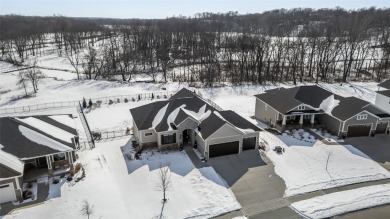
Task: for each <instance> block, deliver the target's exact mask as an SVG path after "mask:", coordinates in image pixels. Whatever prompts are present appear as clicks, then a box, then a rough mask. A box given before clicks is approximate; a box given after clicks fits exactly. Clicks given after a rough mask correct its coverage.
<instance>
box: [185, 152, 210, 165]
mask: <svg viewBox="0 0 390 219" xmlns="http://www.w3.org/2000/svg"><path fill="white" fill-rule="evenodd" d="M184 152H186V154H187V155H188V157H189V158H190V160H191V161H192V163H193V164H194V166H195V167H196V168H197V169H200V168H203V167H209V166H210V165H209V164H208V163H207V162H202V161H201V160H200V158H199V157H198V155H196V153H195V151H194V149H192V148H184Z"/></svg>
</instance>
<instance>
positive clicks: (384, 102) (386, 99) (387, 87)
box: [375, 79, 390, 113]
mask: <svg viewBox="0 0 390 219" xmlns="http://www.w3.org/2000/svg"><path fill="white" fill-rule="evenodd" d="M375 105H376V106H378V107H379V108H381V109H382V110H384V111H386V112H387V113H390V79H389V80H386V81H384V82H382V83H380V84H378V91H377V92H376V98H375Z"/></svg>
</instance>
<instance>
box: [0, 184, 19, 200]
mask: <svg viewBox="0 0 390 219" xmlns="http://www.w3.org/2000/svg"><path fill="white" fill-rule="evenodd" d="M0 194H1V195H0V203H5V202H10V201H15V200H16V197H15V190H14V186H13V185H12V183H9V184H3V185H0Z"/></svg>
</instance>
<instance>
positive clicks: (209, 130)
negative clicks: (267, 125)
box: [130, 88, 260, 139]
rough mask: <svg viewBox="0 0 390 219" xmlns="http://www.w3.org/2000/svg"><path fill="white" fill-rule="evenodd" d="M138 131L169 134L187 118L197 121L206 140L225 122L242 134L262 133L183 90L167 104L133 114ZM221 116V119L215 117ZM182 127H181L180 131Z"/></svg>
mask: <svg viewBox="0 0 390 219" xmlns="http://www.w3.org/2000/svg"><path fill="white" fill-rule="evenodd" d="M130 112H131V114H132V116H133V119H134V121H135V123H136V125H137V128H138V130H148V129H155V130H156V131H157V132H163V131H169V130H173V129H176V128H179V127H180V124H181V123H182V122H183V121H184V120H186V119H187V118H191V119H192V120H193V121H195V122H196V123H197V124H198V125H199V127H200V130H198V131H199V133H200V134H201V135H202V136H203V137H204V139H206V138H207V137H208V136H210V135H211V134H213V133H214V132H215V131H216V130H218V129H219V128H220V127H221V126H223V125H224V124H225V123H226V122H229V123H230V124H231V125H232V126H234V127H236V128H237V129H239V130H244V131H242V132H243V133H247V132H248V131H249V130H253V131H260V129H259V128H258V127H257V126H255V125H254V124H252V123H250V122H249V121H247V120H246V119H244V118H242V117H241V116H239V115H238V114H236V113H235V112H233V111H218V110H216V109H215V108H214V107H212V106H211V105H209V104H208V103H207V102H206V101H204V100H203V99H201V98H200V97H198V96H197V95H195V94H194V93H192V92H191V91H189V90H187V89H185V88H183V89H182V90H180V91H179V92H178V93H176V94H175V95H173V96H172V97H171V98H170V99H169V100H167V101H157V102H155V103H151V104H147V105H144V106H141V107H137V108H133V109H131V110H130ZM217 112H219V114H218V115H220V116H221V117H218V115H217V114H216V113H217ZM177 126H179V127H177Z"/></svg>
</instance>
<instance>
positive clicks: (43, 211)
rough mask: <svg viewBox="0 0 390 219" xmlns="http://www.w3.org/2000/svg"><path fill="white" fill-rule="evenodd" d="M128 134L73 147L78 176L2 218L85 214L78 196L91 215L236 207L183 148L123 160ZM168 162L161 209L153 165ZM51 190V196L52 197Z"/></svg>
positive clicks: (169, 214) (200, 213) (203, 213)
mask: <svg viewBox="0 0 390 219" xmlns="http://www.w3.org/2000/svg"><path fill="white" fill-rule="evenodd" d="M129 140H130V139H128V138H126V139H121V140H117V141H111V142H105V143H98V144H97V147H96V148H95V149H93V150H87V151H83V152H79V156H80V158H79V162H81V163H82V164H83V166H84V167H85V171H86V177H85V179H84V180H82V181H80V182H78V183H76V184H69V183H67V182H65V183H64V184H63V185H62V187H61V192H60V195H56V196H59V197H57V198H52V199H49V200H48V201H45V202H44V203H42V204H40V205H36V206H34V207H30V208H24V209H20V210H16V211H14V212H12V214H11V215H7V216H5V217H4V218H26V219H28V218H46V217H47V216H49V215H50V216H51V217H53V218H85V217H84V216H81V215H80V209H81V206H82V202H83V201H84V200H88V202H89V203H90V204H92V205H93V206H94V214H93V218H160V214H161V211H162V215H163V216H164V218H210V217H213V216H216V215H219V214H223V213H226V212H229V211H234V210H237V209H240V208H241V207H240V205H239V204H238V202H237V201H236V200H235V198H234V195H233V194H232V193H231V192H230V191H229V190H228V189H227V188H226V185H225V183H224V181H223V180H222V179H221V178H220V177H219V175H218V174H217V173H216V172H215V171H214V169H213V168H211V167H206V168H201V169H196V168H195V167H194V166H193V164H192V162H191V160H190V159H189V158H188V157H187V155H186V154H185V153H184V152H179V151H176V152H169V153H168V152H166V153H159V152H153V154H152V153H151V152H148V153H145V154H144V155H143V159H142V160H127V159H126V158H125V157H126V156H124V154H123V152H122V151H124V152H127V151H130V150H131V143H129V142H130V141H129ZM161 162H162V163H165V162H169V163H170V172H171V181H172V186H171V188H170V189H169V190H168V192H167V198H168V201H167V202H166V203H165V205H164V208H163V209H162V207H163V205H162V192H161V191H158V190H157V189H156V188H157V184H158V168H159V165H160V163H161ZM56 196H53V197H56Z"/></svg>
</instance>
